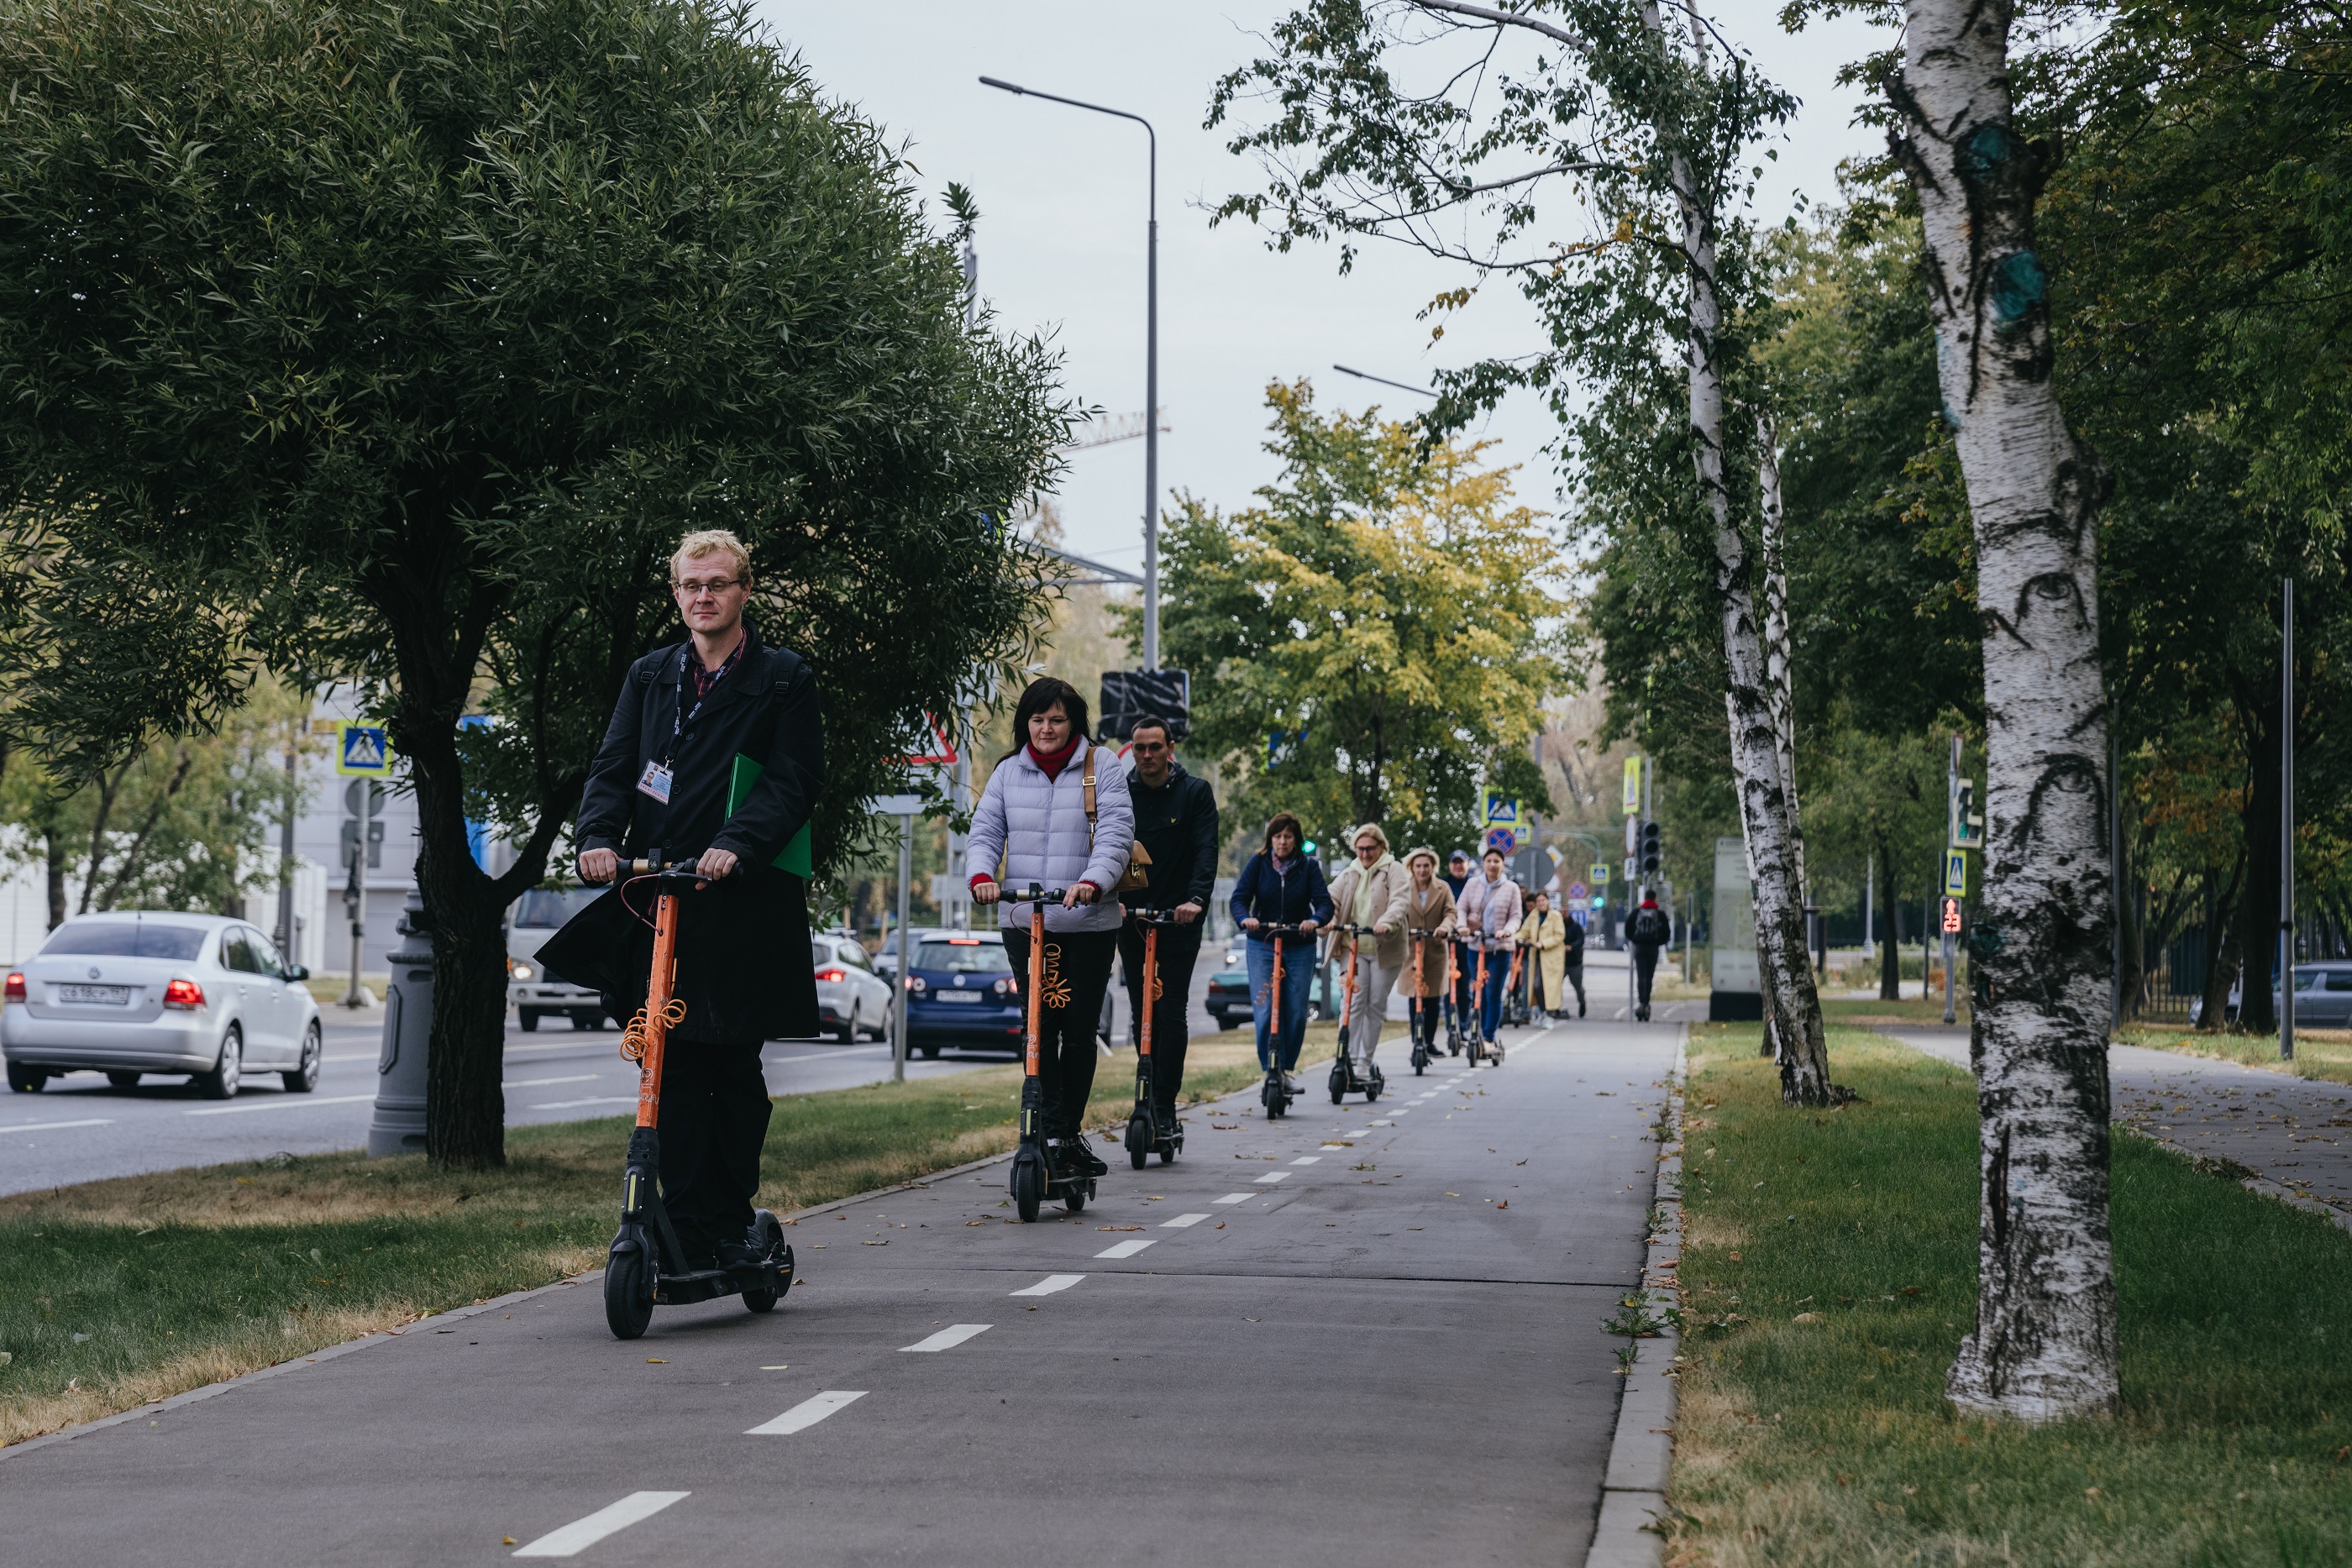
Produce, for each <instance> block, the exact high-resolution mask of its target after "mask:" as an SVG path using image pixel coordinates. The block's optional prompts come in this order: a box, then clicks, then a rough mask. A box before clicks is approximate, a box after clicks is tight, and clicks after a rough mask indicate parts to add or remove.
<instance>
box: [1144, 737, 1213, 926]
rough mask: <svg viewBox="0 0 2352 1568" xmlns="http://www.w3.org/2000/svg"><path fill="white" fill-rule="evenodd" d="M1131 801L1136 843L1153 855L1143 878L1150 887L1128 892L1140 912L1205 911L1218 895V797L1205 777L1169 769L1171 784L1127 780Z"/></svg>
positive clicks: (1178, 767) (1173, 766)
mask: <svg viewBox="0 0 2352 1568" xmlns="http://www.w3.org/2000/svg"><path fill="white" fill-rule="evenodd" d="M1127 798H1128V800H1129V804H1131V805H1132V806H1133V807H1134V808H1135V841H1136V842H1137V843H1139V844H1141V845H1142V846H1143V847H1144V850H1145V851H1146V852H1148V853H1149V854H1150V856H1151V865H1150V869H1149V870H1148V871H1147V872H1146V873H1145V875H1146V876H1148V877H1149V878H1150V886H1148V887H1146V888H1144V889H1143V890H1141V891H1139V892H1135V893H1129V894H1124V895H1123V896H1124V897H1125V899H1126V901H1127V902H1128V904H1130V905H1132V906H1134V907H1135V908H1138V909H1173V908H1175V907H1176V906H1177V905H1178V904H1186V903H1192V904H1199V905H1200V906H1201V908H1202V911H1203V912H1204V913H1205V912H1206V911H1207V909H1208V908H1209V906H1210V904H1213V903H1214V902H1215V900H1216V896H1217V851H1218V850H1219V849H1220V848H1221V847H1222V845H1221V844H1220V842H1219V841H1218V838H1217V795H1216V791H1215V790H1213V789H1210V788H1209V781H1208V780H1207V779H1195V778H1194V777H1192V775H1191V774H1190V773H1187V772H1185V771H1184V765H1183V764H1182V763H1181V762H1171V763H1170V764H1169V765H1168V782H1167V783H1165V784H1162V785H1161V786H1160V788H1159V789H1150V788H1148V787H1146V786H1145V784H1144V782H1143V779H1142V778H1141V776H1140V775H1138V774H1134V773H1129V775H1128V776H1127Z"/></svg>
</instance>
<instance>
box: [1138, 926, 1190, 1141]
mask: <svg viewBox="0 0 2352 1568" xmlns="http://www.w3.org/2000/svg"><path fill="white" fill-rule="evenodd" d="M1127 917H1128V918H1129V920H1132V921H1134V922H1135V923H1136V924H1137V925H1140V926H1142V927H1143V999H1142V1002H1141V1004H1140V1006H1139V1009H1138V1016H1137V1019H1136V1032H1135V1110H1134V1111H1133V1113H1130V1114H1129V1116H1128V1118H1127V1157H1128V1159H1129V1162H1130V1163H1131V1164H1133V1166H1135V1168H1136V1169H1137V1170H1141V1169H1142V1168H1143V1162H1144V1160H1145V1159H1146V1158H1148V1157H1149V1156H1150V1155H1151V1154H1152V1153H1153V1152H1155V1151H1157V1152H1158V1154H1159V1155H1160V1164H1161V1165H1163V1166H1172V1165H1174V1164H1175V1163H1176V1156H1177V1155H1178V1154H1180V1153H1181V1152H1182V1150H1183V1147H1184V1125H1183V1124H1182V1123H1181V1122H1179V1121H1177V1120H1176V1118H1175V1117H1174V1116H1172V1115H1171V1116H1170V1117H1169V1118H1168V1121H1167V1124H1166V1125H1164V1126H1163V1125H1162V1124H1160V1092H1159V1086H1158V1083H1157V1082H1156V1081H1155V1077H1154V1075H1155V1073H1156V1072H1157V1071H1158V1063H1156V1062H1154V1061H1152V1059H1151V1015H1152V1014H1153V1013H1155V1012H1157V1011H1158V1010H1159V1006H1158V1004H1159V1001H1160V927H1161V926H1163V925H1175V924H1176V916H1175V914H1174V912H1172V911H1171V910H1165V909H1130V910H1129V911H1128V912H1127Z"/></svg>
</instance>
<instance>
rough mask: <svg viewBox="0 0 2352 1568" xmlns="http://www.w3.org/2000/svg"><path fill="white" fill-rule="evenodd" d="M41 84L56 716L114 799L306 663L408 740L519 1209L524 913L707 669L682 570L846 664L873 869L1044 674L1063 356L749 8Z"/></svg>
mask: <svg viewBox="0 0 2352 1568" xmlns="http://www.w3.org/2000/svg"><path fill="white" fill-rule="evenodd" d="M0 60H5V68H6V71H7V75H8V77H9V79H10V80H11V82H12V83H13V84H14V90H13V91H12V93H11V95H10V96H9V98H8V99H7V101H6V102H5V104H0V213H5V222H0V386H5V391H6V394H7V395H6V398H5V403H0V407H5V413H0V474H5V484H6V487H7V497H6V499H7V502H8V506H9V509H8V511H7V513H6V518H7V521H6V526H5V529H0V549H5V566H6V568H7V571H6V577H7V580H8V581H9V583H10V585H11V586H10V589H9V591H8V596H7V598H6V600H5V602H4V603H0V611H5V645H0V654H5V660H6V664H5V669H6V671H7V674H8V675H9V678H10V679H12V681H13V682H14V683H15V684H16V702H15V706H14V709H13V712H14V714H15V715H16V717H17V718H18V719H20V720H21V721H22V724H23V726H24V728H23V733H24V734H25V735H26V737H27V738H32V739H36V740H37V741H39V742H40V743H41V744H43V745H45V746H47V747H49V748H50V751H51V754H52V758H53V760H54V761H55V762H56V763H57V765H58V767H59V768H63V769H65V770H67V771H69V772H77V773H80V774H84V775H87V774H89V773H92V772H95V771H96V770H97V769H98V768H100V767H102V766H105V765H107V763H108V762H109V761H110V759H113V758H120V757H121V756H122V755H125V754H127V752H128V751H129V750H131V748H132V747H135V746H136V745H137V744H139V743H140V741H141V740H142V739H143V738H144V737H147V736H148V735H151V734H152V733H154V732H156V731H164V732H174V731H177V730H180V729H183V728H184V727H187V726H188V725H190V724H191V723H195V724H202V723H205V722H209V721H213V720H215V719H216V718H217V717H218V716H219V715H220V714H221V713H222V712H223V711H225V710H226V707H227V706H229V705H231V704H232V703H233V702H234V701H235V699H236V695H237V694H238V693H239V692H241V690H242V689H243V687H244V685H245V684H246V682H247V680H249V679H250V677H251V674H252V672H253V671H254V669H255V668H256V667H257V665H258V664H262V663H268V664H271V665H274V666H276V667H278V668H279V669H281V670H284V671H287V672H289V673H290V674H295V675H297V676H299V677H303V678H308V677H311V676H334V677H339V678H349V679H353V680H356V681H358V682H359V683H361V684H362V685H363V686H365V687H366V688H367V689H369V690H370V691H372V692H373V693H374V694H375V696H374V701H375V703H376V705H377V707H378V709H379V711H380V712H381V713H382V714H383V716H385V717H386V718H387V719H388V720H389V722H390V724H391V726H392V729H393V734H394V740H395V742H396V743H397V744H398V746H399V747H400V748H401V750H402V752H403V754H404V756H405V757H406V758H408V760H409V763H410V766H411V778H412V780H413V782H414V786H415V789H416V792H417V796H418V808H419V812H420V819H421V823H422V834H423V838H422V844H421V849H422V856H421V861H420V872H419V874H420V878H421V881H422V883H423V890H424V894H425V900H426V903H427V904H428V906H429V907H430V909H431V911H432V918H433V920H434V922H435V924H436V927H437V928H438V931H439V933H440V936H441V938H442V962H443V965H444V969H443V973H442V983H441V984H440V985H439V986H438V987H437V988H436V1019H435V1044H434V1065H433V1071H434V1074H435V1089H434V1096H435V1108H434V1113H433V1115H434V1125H433V1128H432V1131H431V1134H430V1143H431V1146H432V1148H433V1150H434V1152H435V1153H436V1155H437V1156H438V1157H441V1158H443V1159H445V1160H453V1161H458V1162H474V1161H482V1160H495V1159H497V1158H499V1154H500V1141H499V1113H498V1100H499V1095H498V1076H499V1071H498V1062H497V1058H498V1051H499V1040H500V1031H499V1013H500V1009H501V1007H502V996H501V984H500V981H501V971H502V956H503V955H502V949H501V946H500V944H499V937H498V923H499V913H500V911H501V909H502V908H503V905H504V904H506V903H507V902H508V901H509V899H510V898H511V897H512V896H513V895H514V894H517V893H518V892H520V890H521V889H522V888H524V887H526V886H528V885H530V883H532V882H534V881H536V880H537V879H538V878H539V876H540V875H541V872H542V870H543V867H544V863H545V858H546V854H547V852H548V850H549V848H550V846H551V844H552V843H553V842H554V841H555V840H556V838H557V836H558V834H559V832H560V831H561V829H562V824H563V823H564V821H566V820H567V818H568V817H569V815H570V813H571V812H572V810H573V809H574V808H575V806H576V803H577V801H578V799H579V793H580V786H581V781H582V779H583V773H584V769H585V766H586V762H587V759H588V758H589V756H590V755H591V752H592V750H593V745H594V742H595V740H596V738H597V737H598V735H599V734H600V733H601V730H602V728H603V726H604V722H605V719H606V717H607V716H608V715H609V713H610V711H611V707H612V704H613V700H614V695H616V692H617V690H618V686H619V682H620V680H621V677H622V675H623V674H624V673H625V670H626V668H627V665H628V664H629V663H630V661H631V660H633V659H634V658H635V657H636V656H637V655H638V654H639V653H642V652H644V651H645V650H646V648H647V647H648V646H649V645H651V644H653V643H656V642H657V641H661V640H666V639H667V638H670V637H674V636H676V635H677V632H676V630H675V626H676V623H675V622H674V620H673V619H672V618H671V617H672V613H673V612H671V611H670V610H669V608H668V606H667V601H666V597H665V594H664V592H663V577H664V570H663V569H664V563H665V561H666V559H667V555H668V553H669V549H670V548H671V546H672V544H673V543H674V541H675V540H676V538H677V536H678V535H679V533H681V532H682V531H684V530H685V529H688V528H704V527H728V528H734V529H735V530H736V531H737V532H738V533H740V534H741V535H742V536H743V537H744V538H746V539H747V541H749V543H750V544H751V549H752V553H753V559H754V562H755V565H756V567H757V570H758V579H759V590H760V591H759V594H758V597H757V600H756V603H755V613H756V614H758V615H759V616H761V618H762V620H763V622H764V625H765V628H766V632H767V634H768V635H769V637H770V638H771V640H772V641H774V642H777V643H782V644H783V645H785V646H788V647H794V648H797V649H799V650H801V651H803V652H804V653H807V654H808V655H809V656H810V657H811V658H812V659H813V661H814V664H815V665H816V668H817V671H818V677H819V682H820V685H821V687H822V690H823V692H824V711H825V719H826V723H827V727H828V731H829V735H828V739H829V742H830V744H829V746H828V752H829V760H830V762H831V778H830V780H829V788H828V790H827V792H826V794H825V796H824V799H823V800H822V801H821V802H820V804H819V808H818V815H817V820H816V822H815V828H816V838H817V848H818V852H819V854H820V856H822V857H825V858H826V859H828V860H829V859H830V858H831V857H832V856H833V855H835V853H836V852H838V850H839V848H840V847H841V846H842V845H843V844H844V842H845V841H846V840H847V839H849V838H850V837H851V836H852V835H854V834H855V833H856V832H857V831H860V830H861V829H862V826H863V818H862V813H861V812H860V810H859V808H858V802H859V801H860V800H862V798H863V797H864V796H866V795H867V794H869V793H871V792H873V791H874V790H875V789H877V788H879V787H883V786H885V785H887V783H889V782H891V781H892V780H891V768H890V766H889V764H888V763H887V758H889V757H891V756H894V755H903V754H904V753H905V752H906V750H907V749H908V745H907V743H908V741H910V740H912V739H913V738H914V737H916V736H918V735H919V734H920V733H921V732H922V721H921V714H922V711H923V709H924V708H926V707H929V708H932V709H934V710H935V711H945V709H946V706H947V702H948V698H949V696H950V693H951V692H952V691H953V690H955V689H956V687H957V686H958V685H959V684H960V683H961V682H962V681H964V680H965V679H967V678H968V676H969V674H970V672H971V669H972V668H973V666H975V665H979V666H982V667H987V666H992V665H993V666H998V667H1002V666H1004V665H1007V664H1012V663H1013V662H1015V661H1017V660H1018V658H1019V657H1020V656H1021V654H1022V653H1024V651H1025V644H1026V639H1027V636H1028V633H1029V631H1030V629H1031V627H1032V626H1033V624H1034V615H1035V612H1036V609H1037V600H1036V589H1035V576H1034V571H1033V570H1030V566H1029V563H1028V562H1027V561H1026V560H1025V559H1024V551H1023V550H1022V549H1020V547H1018V545H1017V544H1016V542H1015V541H1013V540H1012V539H1011V538H1009V537H1008V535H1007V534H1006V532H1005V531H1004V530H1003V528H1001V527H1000V526H999V525H998V524H997V523H995V522H994V521H992V518H996V517H1003V515H1004V514H1005V512H1006V510H1007V509H1008V507H1009V506H1010V505H1011V504H1012V503H1013V502H1014V501H1016V500H1018V499H1019V498H1021V497H1025V496H1026V495H1027V494H1028V493H1030V492H1031V491H1032V490H1033V489H1034V487H1035V486H1037V485H1038V484H1039V483H1040V482H1041V481H1043V480H1045V479H1046V478H1047V477H1049V476H1050V475H1051V474H1052V472H1053V457H1052V453H1053V450H1054V448H1055V444H1057V443H1058V442H1059V441H1060V440H1061V439H1062V438H1063V436H1064V434H1065V432H1066V424H1067V419H1068V413H1067V410H1066V408H1065V407H1064V406H1063V405H1062V404H1061V403H1060V402H1057V401H1056V399H1055V394H1054V393H1053V391H1052V387H1051V380H1052V374H1053V362H1052V359H1051V356H1050V355H1049V354H1048V352H1047V351H1046V350H1045V348H1044V347H1043V346H1042V345H1041V344H1039V343H1037V342H1036V341H1034V340H1029V341H1018V342H1014V341H1005V340H1000V339H999V338H997V337H996V336H995V335H993V333H992V331H991V330H989V329H988V326H987V324H986V323H985V322H982V323H981V324H979V325H976V326H967V324H966V320H965V316H964V308H963V307H964V298H963V292H964V291H963V284H962V278H961V273H960V271H959V269H958V267H957V265H956V260H955V257H954V256H953V255H952V254H951V252H950V247H949V246H947V245H946V244H945V243H943V242H942V241H941V240H940V238H939V237H938V236H937V235H934V234H933V233H932V232H931V231H930V229H929V226H928V224H927V220H926V217H925V214H924V213H923V211H922V209H921V207H920V205H919V202H918V201H917V199H916V196H915V193H914V191H913V188H912V184H911V182H910V176H911V173H912V171H911V170H909V169H908V167H907V166H906V165H905V163H904V162H902V160H901V159H900V158H899V157H898V154H897V153H896V152H894V151H893V150H892V148H891V147H890V146H889V145H888V144H887V142H886V141H885V140H884V137H883V133H882V131H880V130H879V129H878V128H877V127H875V126H873V125H871V124H869V123H868V122H866V121H865V120H861V119H859V118H858V117H857V116H856V114H854V113H853V112H851V111H849V110H845V109H843V108H840V107H838V106H835V105H833V104H830V103H827V102H826V101H824V99H822V98H821V97H819V95H818V93H817V91H816V89H815V87H814V84H813V83H812V82H811V81H810V80H809V78H808V77H807V75H806V73H805V72H804V70H803V68H801V67H800V65H799V64H798V62H797V61H796V60H793V59H792V58H789V57H786V56H785V55H784V54H783V53H782V52H781V51H780V50H779V49H778V48H777V47H775V46H774V45H772V43H770V42H769V41H768V40H767V39H766V38H765V37H762V36H761V34H760V33H759V32H758V30H757V29H756V27H755V26H754V25H753V24H752V22H751V18H750V16H749V13H748V12H747V11H745V10H742V9H740V8H730V7H722V6H717V5H705V4H700V3H698V0H684V3H677V0H450V3H447V4H443V5H435V6H431V7H427V8H422V9H420V8H415V7H380V8H376V9H373V10H368V9H362V10H351V9H344V8H339V7H336V6H333V5H328V4H325V3H324V0H253V3H250V4H247V3H243V0H240V3H238V4H235V5H228V4H221V3H219V0H140V3H137V4H133V3H131V0H10V3H7V4H6V5H5V9H0ZM945 604H952V605H953V607H954V613H952V614H943V613H940V608H941V606H942V605H945ZM477 711H478V712H480V713H486V714H488V716H490V717H491V718H492V719H493V720H494V721H495V722H493V723H491V724H489V725H487V726H477V727H461V725H460V720H461V719H464V718H466V717H467V716H468V715H469V714H471V713H474V712H477ZM469 815H473V816H488V817H489V818H491V819H492V820H494V821H499V823H501V824H502V825H504V826H506V827H508V828H509V831H512V832H513V833H515V834H516V835H517V836H518V837H519V838H520V841H521V846H522V848H521V853H520V856H519V858H518V860H517V861H516V862H515V865H514V868H513V870H512V871H510V872H509V873H507V874H506V875H505V876H504V877H502V878H499V879H496V880H493V879H490V878H488V877H487V876H485V875H484V874H483V873H481V872H480V871H479V870H478V869H477V868H476V866H475V865H474V862H473V861H472V859H471V857H470V856H469V855H468V854H467V849H466V839H465V820H466V818H467V816H469ZM445 1095H447V1096H454V1097H455V1098H454V1099H448V1100H445V1098H444V1096H445Z"/></svg>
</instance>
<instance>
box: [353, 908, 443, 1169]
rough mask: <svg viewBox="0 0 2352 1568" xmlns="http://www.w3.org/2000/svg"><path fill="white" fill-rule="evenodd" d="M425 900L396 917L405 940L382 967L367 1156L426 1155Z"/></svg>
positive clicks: (429, 1018)
mask: <svg viewBox="0 0 2352 1568" xmlns="http://www.w3.org/2000/svg"><path fill="white" fill-rule="evenodd" d="M424 916H425V901H424V899H423V898H422V897H420V896H419V895H418V894H415V893H411V894H409V895H408V903H407V904H406V905H405V906H404V908H403V909H402V911H401V915H400V926H399V930H400V934H401V936H404V937H406V938H407V940H406V941H404V942H403V943H402V944H401V945H400V949H399V951H397V952H395V953H394V954H393V955H392V956H390V957H389V958H388V959H387V960H386V963H387V964H388V965H389V966H390V967H391V969H392V982H391V984H390V986H389V987H387V988H386V989H385V994H384V1011H383V1053H382V1054H381V1055H380V1056H378V1057H377V1059H376V1064H375V1071H376V1088H375V1118H374V1120H373V1121H372V1122H370V1123H369V1124H368V1154H369V1155H371V1156H381V1155H417V1154H423V1153H424V1152H425V1065H426V1061H427V1060H428V1058H429V1056H430V1054H431V1052H430V1047H429V1042H430V1040H431V1039H432V1035H433V935H432V931H431V928H430V926H429V925H428V924H427V923H426V921H425V917H424Z"/></svg>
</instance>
